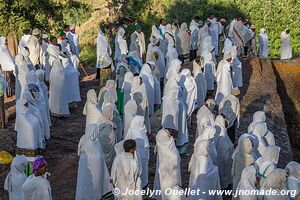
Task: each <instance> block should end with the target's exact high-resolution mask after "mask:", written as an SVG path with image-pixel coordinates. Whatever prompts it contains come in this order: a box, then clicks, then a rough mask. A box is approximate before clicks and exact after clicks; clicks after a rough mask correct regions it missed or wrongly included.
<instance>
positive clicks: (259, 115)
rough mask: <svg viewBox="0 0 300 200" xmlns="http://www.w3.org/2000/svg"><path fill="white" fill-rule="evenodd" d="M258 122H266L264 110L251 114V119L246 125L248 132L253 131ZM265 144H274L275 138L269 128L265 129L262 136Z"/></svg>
mask: <svg viewBox="0 0 300 200" xmlns="http://www.w3.org/2000/svg"><path fill="white" fill-rule="evenodd" d="M258 123H264V124H266V123H267V122H266V114H265V112H264V111H257V112H255V113H254V114H253V121H252V123H251V124H250V125H249V127H248V133H252V132H253V131H254V127H255V125H256V124H258ZM263 138H264V141H265V143H266V145H275V138H274V135H273V133H272V132H271V131H270V130H267V132H266V134H265V135H264V136H263Z"/></svg>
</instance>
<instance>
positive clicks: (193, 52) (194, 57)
mask: <svg viewBox="0 0 300 200" xmlns="http://www.w3.org/2000/svg"><path fill="white" fill-rule="evenodd" d="M196 57H197V49H196V50H191V51H190V61H193V60H195V59H196Z"/></svg>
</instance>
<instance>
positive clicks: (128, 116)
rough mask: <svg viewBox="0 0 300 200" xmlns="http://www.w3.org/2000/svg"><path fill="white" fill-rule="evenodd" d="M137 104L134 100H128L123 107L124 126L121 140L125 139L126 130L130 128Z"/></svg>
mask: <svg viewBox="0 0 300 200" xmlns="http://www.w3.org/2000/svg"><path fill="white" fill-rule="evenodd" d="M137 109H138V107H137V104H136V101H135V100H134V99H131V100H129V101H128V102H127V103H126V105H125V107H124V119H123V124H124V133H123V139H125V138H126V136H127V132H128V129H129V127H130V124H131V121H132V120H133V118H134V116H135V115H136V113H137Z"/></svg>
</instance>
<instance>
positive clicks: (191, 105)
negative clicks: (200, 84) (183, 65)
mask: <svg viewBox="0 0 300 200" xmlns="http://www.w3.org/2000/svg"><path fill="white" fill-rule="evenodd" d="M180 75H181V76H180V81H179V85H180V86H181V87H182V88H183V90H182V95H181V98H182V99H183V101H184V103H185V106H186V112H187V117H188V118H190V117H191V115H192V113H193V111H194V110H195V108H196V106H197V105H196V103H197V84H196V81H195V79H194V77H193V76H192V74H191V71H190V70H189V69H183V70H182V71H181V74H180Z"/></svg>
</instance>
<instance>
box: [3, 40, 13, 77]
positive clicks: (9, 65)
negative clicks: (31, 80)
mask: <svg viewBox="0 0 300 200" xmlns="http://www.w3.org/2000/svg"><path fill="white" fill-rule="evenodd" d="M5 41H6V38H5V37H3V36H1V37H0V65H1V66H2V71H15V63H14V60H13V58H12V57H11V55H10V53H9V51H8V48H7V46H6V45H5Z"/></svg>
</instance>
